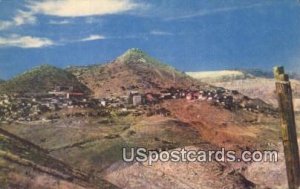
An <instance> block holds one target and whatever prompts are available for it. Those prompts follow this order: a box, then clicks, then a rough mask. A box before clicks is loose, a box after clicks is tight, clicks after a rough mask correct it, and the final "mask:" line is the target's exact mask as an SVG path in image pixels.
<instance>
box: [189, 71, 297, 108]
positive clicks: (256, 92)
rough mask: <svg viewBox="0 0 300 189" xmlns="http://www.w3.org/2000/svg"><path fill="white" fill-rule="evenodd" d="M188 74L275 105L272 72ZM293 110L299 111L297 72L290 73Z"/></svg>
mask: <svg viewBox="0 0 300 189" xmlns="http://www.w3.org/2000/svg"><path fill="white" fill-rule="evenodd" d="M187 74H189V75H190V76H192V77H194V78H196V79H199V80H200V81H205V82H207V83H209V84H211V85H214V86H218V87H224V88H226V89H230V90H237V91H239V92H241V93H242V94H245V95H247V96H249V97H251V98H259V99H262V100H263V101H265V102H267V103H269V104H272V105H273V106H275V107H276V106H277V98H276V95H275V81H274V79H273V76H272V73H271V72H267V71H262V70H259V69H251V70H242V71H238V70H233V71H232V70H223V71H209V72H189V73H187ZM290 76H291V77H290V78H292V79H291V84H292V89H293V95H294V107H295V110H297V111H300V81H299V80H297V77H298V74H295V73H291V74H290Z"/></svg>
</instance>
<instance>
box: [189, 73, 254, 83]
mask: <svg viewBox="0 0 300 189" xmlns="http://www.w3.org/2000/svg"><path fill="white" fill-rule="evenodd" d="M186 74H187V75H189V76H191V77H193V78H195V79H199V80H201V81H204V82H218V81H230V80H236V79H246V78H252V77H253V75H251V74H248V73H246V72H243V71H238V70H221V71H203V72H186Z"/></svg>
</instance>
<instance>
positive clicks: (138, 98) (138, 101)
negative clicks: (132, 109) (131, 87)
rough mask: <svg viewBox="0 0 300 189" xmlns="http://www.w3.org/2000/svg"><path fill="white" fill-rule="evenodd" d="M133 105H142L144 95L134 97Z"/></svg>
mask: <svg viewBox="0 0 300 189" xmlns="http://www.w3.org/2000/svg"><path fill="white" fill-rule="evenodd" d="M132 104H133V105H134V106H138V105H141V104H142V95H133V97H132Z"/></svg>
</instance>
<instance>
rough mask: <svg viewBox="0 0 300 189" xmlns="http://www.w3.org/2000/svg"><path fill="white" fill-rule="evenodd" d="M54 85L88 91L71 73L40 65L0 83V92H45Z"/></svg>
mask: <svg viewBox="0 0 300 189" xmlns="http://www.w3.org/2000/svg"><path fill="white" fill-rule="evenodd" d="M55 85H61V86H74V88H75V89H77V90H81V91H88V89H87V88H86V87H85V86H84V85H83V84H81V83H80V82H79V81H78V80H77V78H76V77H75V76H73V75H72V74H71V73H69V72H67V71H65V70H62V69H59V68H56V67H54V66H50V65H42V66H39V67H36V68H33V69H32V70H30V71H27V72H25V73H23V74H21V75H19V76H16V77H15V78H13V79H11V80H8V81H6V82H4V83H2V84H0V93H45V92H48V91H49V90H53V88H54V86H55Z"/></svg>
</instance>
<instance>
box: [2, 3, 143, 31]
mask: <svg viewBox="0 0 300 189" xmlns="http://www.w3.org/2000/svg"><path fill="white" fill-rule="evenodd" d="M27 2H28V3H27V4H25V6H24V8H26V11H24V10H18V13H17V14H16V15H15V17H14V18H13V19H12V20H0V30H5V29H9V28H12V27H15V26H21V25H24V24H35V23H36V16H37V15H47V16H56V17H72V18H74V17H87V16H103V15H108V14H120V13H123V12H126V11H130V10H133V9H137V8H139V7H141V5H140V4H137V3H135V2H133V0H44V1H38V0H28V1H27ZM50 24H67V21H66V20H65V21H61V22H59V21H52V23H51V21H50Z"/></svg>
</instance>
